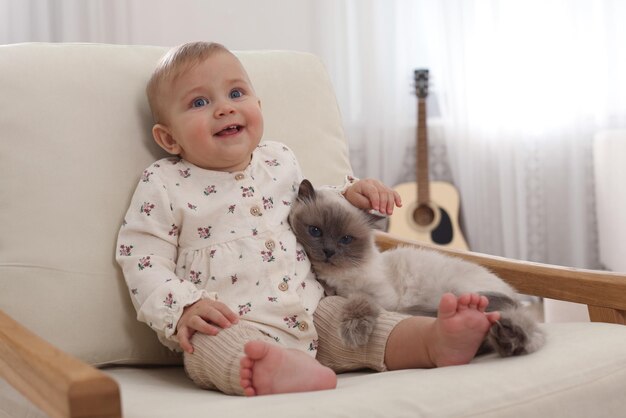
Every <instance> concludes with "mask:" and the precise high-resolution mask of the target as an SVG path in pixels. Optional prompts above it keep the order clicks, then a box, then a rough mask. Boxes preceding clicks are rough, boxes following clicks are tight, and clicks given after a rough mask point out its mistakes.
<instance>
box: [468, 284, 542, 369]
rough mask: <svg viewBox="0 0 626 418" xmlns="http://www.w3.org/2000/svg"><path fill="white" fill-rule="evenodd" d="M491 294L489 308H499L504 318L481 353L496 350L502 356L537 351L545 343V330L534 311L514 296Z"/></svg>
mask: <svg viewBox="0 0 626 418" xmlns="http://www.w3.org/2000/svg"><path fill="white" fill-rule="evenodd" d="M481 294H482V295H485V296H487V299H489V305H488V306H487V311H488V312H490V311H499V312H500V319H499V320H498V321H497V322H496V323H495V324H493V326H492V327H491V329H490V330H489V334H487V338H486V339H485V344H483V347H481V350H480V351H479V353H482V352H486V351H496V352H497V353H498V354H499V355H500V356H502V357H510V356H519V355H522V354H530V353H532V352H535V351H537V350H538V349H540V348H541V347H542V346H543V345H544V344H545V334H544V332H543V331H542V330H541V328H539V325H538V323H537V320H536V319H535V318H534V317H533V315H532V314H531V313H530V312H529V311H528V310H527V309H526V308H525V307H524V306H522V304H520V303H519V302H518V301H516V300H514V299H512V298H511V297H509V296H507V295H504V294H501V293H493V292H482V293H481Z"/></svg>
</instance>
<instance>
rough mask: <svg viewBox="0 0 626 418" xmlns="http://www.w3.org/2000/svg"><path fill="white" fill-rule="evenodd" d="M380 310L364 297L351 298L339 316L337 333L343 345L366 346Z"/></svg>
mask: <svg viewBox="0 0 626 418" xmlns="http://www.w3.org/2000/svg"><path fill="white" fill-rule="evenodd" d="M379 312H380V309H379V308H378V306H376V305H375V304H374V303H372V302H371V301H370V300H369V299H368V298H366V297H364V296H352V297H350V298H348V301H347V302H346V304H345V305H344V308H343V310H342V312H341V314H340V317H339V321H340V326H339V333H340V335H341V339H342V340H343V342H344V344H346V345H347V346H348V347H352V348H356V347H360V346H363V345H365V344H367V342H368V341H369V338H370V335H371V334H372V331H374V327H375V326H376V320H377V318H378V314H379Z"/></svg>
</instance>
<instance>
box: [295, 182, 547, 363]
mask: <svg viewBox="0 0 626 418" xmlns="http://www.w3.org/2000/svg"><path fill="white" fill-rule="evenodd" d="M289 221H290V224H291V227H292V229H293V231H294V233H295V234H296V237H297V239H298V241H299V242H300V244H301V245H302V246H303V247H304V249H305V251H306V253H307V255H308V257H309V259H310V261H311V264H312V266H313V269H314V270H315V273H316V275H317V278H318V280H320V281H321V282H322V283H323V284H324V285H325V287H326V289H327V293H330V294H333V293H334V294H337V295H339V296H344V297H347V298H348V299H349V302H348V304H347V305H346V308H345V310H344V312H342V318H341V320H342V326H341V335H342V338H343V340H344V342H345V343H346V344H348V345H350V346H359V345H362V344H364V343H366V342H367V341H368V339H369V335H370V333H371V332H372V330H373V328H374V325H375V323H376V318H377V316H378V313H379V309H380V308H383V309H385V310H388V311H396V312H402V313H408V314H412V315H428V316H436V313H437V307H438V304H439V301H440V299H441V296H442V295H443V294H444V293H446V292H451V293H453V294H455V295H461V294H463V293H479V294H482V295H485V296H487V298H488V299H489V306H488V310H489V311H495V310H497V311H500V312H501V318H500V320H499V321H498V322H497V323H496V324H494V325H493V326H492V327H491V329H490V332H489V333H488V335H487V337H486V339H485V342H484V343H483V346H482V347H481V350H480V351H479V352H488V351H492V350H495V351H497V352H498V354H500V355H501V356H503V357H506V356H515V355H521V354H526V353H531V352H533V351H535V350H537V349H539V348H540V347H541V346H542V345H543V343H544V335H543V333H542V331H541V330H540V329H539V328H538V326H537V323H536V321H535V320H534V319H533V318H532V317H531V316H530V315H529V314H528V313H527V312H526V311H525V310H524V309H523V307H522V306H521V305H520V303H519V300H518V296H517V294H516V292H515V290H514V289H513V288H512V287H511V286H509V285H508V284H507V283H505V282H504V281H502V280H501V279H500V278H498V277H497V276H496V275H494V274H492V273H491V272H489V271H488V270H486V269H484V268H483V267H481V266H479V265H476V264H472V263H469V262H467V261H464V260H461V259H458V258H453V257H448V256H445V255H443V254H441V253H438V252H436V251H432V250H425V249H418V248H415V247H399V248H396V249H393V250H388V251H384V252H380V251H379V250H378V249H377V248H376V246H375V244H374V233H373V228H372V222H373V219H372V216H370V215H369V214H367V213H366V212H364V211H362V210H360V209H357V208H355V207H354V206H352V205H351V204H350V203H349V202H348V201H346V200H345V199H344V198H342V197H341V196H339V195H338V194H337V193H336V192H333V191H331V190H324V189H319V190H315V189H314V188H313V186H312V185H311V183H310V182H309V181H308V180H304V181H303V182H302V183H301V184H300V189H299V193H298V199H297V200H296V201H295V202H294V204H293V207H292V210H291V214H290V216H289Z"/></svg>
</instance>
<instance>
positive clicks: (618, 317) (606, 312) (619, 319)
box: [588, 305, 626, 325]
mask: <svg viewBox="0 0 626 418" xmlns="http://www.w3.org/2000/svg"><path fill="white" fill-rule="evenodd" d="M588 309H589V318H590V319H591V321H592V322H610V323H614V324H622V325H626V311H622V310H619V309H611V308H605V307H602V306H592V305H589V306H588Z"/></svg>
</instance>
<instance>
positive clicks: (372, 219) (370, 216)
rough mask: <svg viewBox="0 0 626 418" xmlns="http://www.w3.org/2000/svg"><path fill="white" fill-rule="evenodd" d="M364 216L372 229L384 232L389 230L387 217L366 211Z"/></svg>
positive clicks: (376, 212)
mask: <svg viewBox="0 0 626 418" xmlns="http://www.w3.org/2000/svg"><path fill="white" fill-rule="evenodd" d="M363 214H364V217H365V219H366V220H367V223H368V224H369V226H370V228H374V229H381V230H383V231H384V230H386V229H387V228H386V226H387V216H385V215H382V214H381V213H380V212H378V211H372V210H369V211H368V210H364V211H363Z"/></svg>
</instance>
